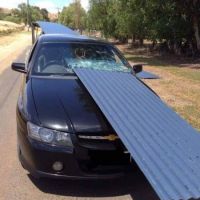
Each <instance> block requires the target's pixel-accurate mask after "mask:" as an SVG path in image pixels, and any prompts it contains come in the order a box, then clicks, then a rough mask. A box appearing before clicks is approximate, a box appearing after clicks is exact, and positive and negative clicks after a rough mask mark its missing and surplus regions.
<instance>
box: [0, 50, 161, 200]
mask: <svg viewBox="0 0 200 200" xmlns="http://www.w3.org/2000/svg"><path fill="white" fill-rule="evenodd" d="M24 55H25V53H24V52H22V54H21V56H19V58H18V60H23V59H24ZM8 60H9V55H8ZM1 64H2V63H1V61H0V65H1ZM20 79H21V75H20V74H19V73H16V72H13V71H11V69H10V67H9V66H8V67H7V68H6V69H5V70H4V71H3V73H1V74H0V200H16V199H17V200H18V199H23V200H29V199H35V200H40V199H41V200H45V199H49V200H54V199H55V200H57V199H58V200H60V199H67V200H69V199H76V200H77V199H84V200H86V199H87V200H90V199H98V200H99V199H109V200H110V199H111V200H112V199H116V200H120V199H123V200H126V199H127V200H128V199H134V200H157V199H158V197H157V196H156V194H155V192H154V191H153V189H152V188H151V186H150V185H149V183H148V182H147V180H146V179H145V177H144V176H143V174H142V173H141V172H140V171H139V170H137V169H135V174H134V175H133V176H131V177H130V176H129V177H124V178H121V179H116V180H109V181H98V180H97V181H69V180H68V181H58V180H47V179H42V180H35V179H33V178H32V177H31V176H30V175H29V174H28V172H26V171H25V170H24V169H23V168H22V167H21V166H20V163H19V161H18V158H17V148H16V143H17V141H16V121H15V109H16V101H17V97H18V92H19V88H20Z"/></svg>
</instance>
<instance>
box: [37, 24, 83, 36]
mask: <svg viewBox="0 0 200 200" xmlns="http://www.w3.org/2000/svg"><path fill="white" fill-rule="evenodd" d="M36 24H38V26H39V27H40V28H41V29H42V31H43V32H44V33H45V34H69V35H76V36H79V35H80V34H79V33H77V32H75V31H73V30H72V29H70V28H68V27H66V26H64V25H62V24H58V23H53V22H43V21H37V22H36Z"/></svg>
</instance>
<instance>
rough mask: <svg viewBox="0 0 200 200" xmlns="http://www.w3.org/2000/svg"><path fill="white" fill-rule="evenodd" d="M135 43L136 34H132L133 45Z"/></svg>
mask: <svg viewBox="0 0 200 200" xmlns="http://www.w3.org/2000/svg"><path fill="white" fill-rule="evenodd" d="M134 44H135V35H134V34H133V35H132V46H133V45H134Z"/></svg>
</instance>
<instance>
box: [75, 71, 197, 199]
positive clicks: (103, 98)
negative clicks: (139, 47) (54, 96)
mask: <svg viewBox="0 0 200 200" xmlns="http://www.w3.org/2000/svg"><path fill="white" fill-rule="evenodd" d="M75 73H76V74H77V76H78V77H79V79H80V80H81V82H82V83H83V84H84V86H85V87H86V88H87V90H88V91H89V93H90V94H91V96H92V97H93V99H94V100H95V102H96V103H97V105H98V106H99V108H100V109H101V110H102V112H103V113H104V115H105V117H106V118H107V119H108V121H109V122H110V124H111V125H112V127H113V128H114V130H115V131H116V133H117V134H118V135H119V137H120V138H121V140H122V142H123V143H124V145H125V146H126V147H127V149H128V150H129V152H130V153H131V155H132V157H133V159H134V160H135V161H136V163H137V164H138V166H139V167H140V169H141V170H142V171H143V173H144V175H145V176H146V177H147V179H148V180H149V182H150V183H151V185H152V186H153V188H154V189H155V191H156V192H157V194H158V195H159V197H160V198H161V199H163V200H171V199H174V200H180V199H184V200H185V199H190V198H196V199H197V198H199V197H200V134H198V132H197V131H196V130H195V129H193V128H192V127H191V126H190V125H189V124H188V123H187V122H186V121H184V120H183V119H182V118H181V117H180V116H178V115H177V114H176V113H175V112H174V111H173V110H172V109H170V108H169V107H168V106H167V105H166V104H165V103H163V102H162V101H161V100H160V98H159V97H157V96H156V95H155V94H154V93H153V92H151V91H150V90H149V89H148V88H147V87H145V86H144V85H143V83H142V82H141V81H139V80H138V79H137V78H136V77H134V76H133V75H131V74H129V73H123V72H107V71H99V70H91V69H75Z"/></svg>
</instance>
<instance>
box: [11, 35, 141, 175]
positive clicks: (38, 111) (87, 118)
mask: <svg viewBox="0 0 200 200" xmlns="http://www.w3.org/2000/svg"><path fill="white" fill-rule="evenodd" d="M77 67H82V68H93V69H96V70H99V69H100V70H110V71H112V70H115V71H133V74H134V73H135V72H136V71H140V70H141V67H139V68H137V69H136V70H135V72H134V70H133V68H132V67H131V66H130V65H129V64H128V62H127V61H126V59H125V58H124V57H123V56H122V54H121V53H120V52H119V50H117V49H116V48H115V47H114V46H113V45H111V44H109V43H106V42H102V41H98V40H94V39H89V38H84V37H83V38H81V37H76V36H74V37H73V36H72V37H69V36H65V35H42V36H40V37H39V38H38V40H37V41H36V42H35V44H34V46H33V48H32V51H31V53H30V55H29V57H28V59H27V61H26V64H24V63H13V64H12V69H13V70H15V71H19V72H22V73H24V75H23V81H22V87H21V90H20V94H19V98H18V104H17V136H18V155H19V159H20V161H21V164H22V166H23V167H24V168H25V169H27V170H28V171H29V172H30V173H31V175H33V176H35V177H52V178H112V177H118V176H121V175H122V174H124V173H126V172H131V171H133V170H132V162H131V159H130V154H129V153H128V152H127V150H126V148H125V147H124V145H123V144H122V142H121V140H120V139H119V138H118V136H117V134H116V133H115V131H114V130H113V128H112V127H111V126H110V124H109V123H108V121H107V120H106V118H105V117H104V115H103V114H102V112H101V110H100V109H99V108H98V106H97V105H96V104H95V102H94V100H93V99H92V97H91V96H90V95H89V93H88V92H87V90H86V89H85V88H84V86H83V85H82V83H81V82H80V80H79V79H78V78H77V76H76V75H75V74H74V72H73V69H74V68H77Z"/></svg>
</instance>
